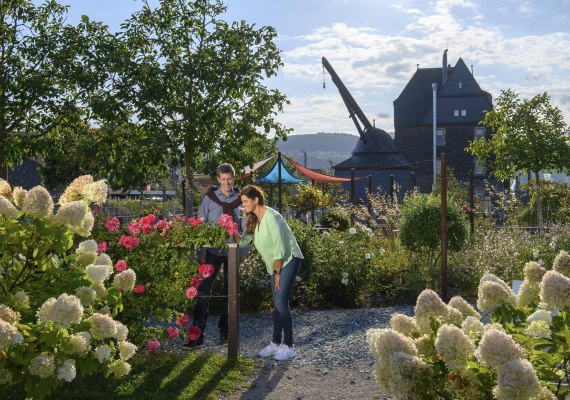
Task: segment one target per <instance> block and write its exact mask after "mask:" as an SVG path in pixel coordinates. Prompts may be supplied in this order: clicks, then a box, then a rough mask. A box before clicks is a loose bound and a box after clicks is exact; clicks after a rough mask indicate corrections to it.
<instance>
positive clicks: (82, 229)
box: [74, 212, 95, 237]
mask: <svg viewBox="0 0 570 400" xmlns="http://www.w3.org/2000/svg"><path fill="white" fill-rule="evenodd" d="M94 225H95V217H94V216H93V214H91V212H87V213H86V214H85V217H84V218H83V221H81V225H80V226H79V227H78V228H76V229H75V230H74V232H75V233H77V234H78V235H79V236H83V237H88V236H90V235H91V230H92V229H93V226H94Z"/></svg>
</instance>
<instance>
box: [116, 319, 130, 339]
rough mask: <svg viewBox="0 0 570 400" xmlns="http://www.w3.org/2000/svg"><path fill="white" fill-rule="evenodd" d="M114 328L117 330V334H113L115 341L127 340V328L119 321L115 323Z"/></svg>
mask: <svg viewBox="0 0 570 400" xmlns="http://www.w3.org/2000/svg"><path fill="white" fill-rule="evenodd" d="M115 328H116V329H117V333H115V339H117V340H127V336H128V335H129V328H127V327H126V326H125V325H123V324H122V323H120V322H119V321H115Z"/></svg>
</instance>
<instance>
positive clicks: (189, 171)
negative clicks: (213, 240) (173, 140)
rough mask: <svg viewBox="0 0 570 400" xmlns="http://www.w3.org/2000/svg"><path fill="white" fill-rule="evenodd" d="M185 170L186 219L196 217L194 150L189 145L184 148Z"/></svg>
mask: <svg viewBox="0 0 570 400" xmlns="http://www.w3.org/2000/svg"><path fill="white" fill-rule="evenodd" d="M184 150H185V153H184V168H185V171H186V218H189V217H193V216H194V201H193V200H194V169H193V168H192V161H193V155H194V151H193V150H194V149H192V147H191V146H190V145H189V144H186V145H185V146H184Z"/></svg>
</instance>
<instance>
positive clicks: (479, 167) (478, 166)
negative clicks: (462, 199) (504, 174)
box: [473, 157, 485, 175]
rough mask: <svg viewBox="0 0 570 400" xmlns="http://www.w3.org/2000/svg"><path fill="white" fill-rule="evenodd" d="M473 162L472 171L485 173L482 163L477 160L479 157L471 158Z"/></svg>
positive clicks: (479, 173) (478, 173)
mask: <svg viewBox="0 0 570 400" xmlns="http://www.w3.org/2000/svg"><path fill="white" fill-rule="evenodd" d="M473 162H474V164H475V165H474V168H473V173H474V174H475V175H485V168H483V165H481V163H480V162H479V158H478V157H475V158H474V159H473Z"/></svg>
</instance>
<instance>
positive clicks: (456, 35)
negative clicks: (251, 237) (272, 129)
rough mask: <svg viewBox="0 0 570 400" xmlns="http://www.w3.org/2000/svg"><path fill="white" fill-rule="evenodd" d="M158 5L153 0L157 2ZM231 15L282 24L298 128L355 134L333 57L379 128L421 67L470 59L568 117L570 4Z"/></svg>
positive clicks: (266, 2)
mask: <svg viewBox="0 0 570 400" xmlns="http://www.w3.org/2000/svg"><path fill="white" fill-rule="evenodd" d="M62 3H63V4H68V5H69V6H70V10H69V21H70V22H75V21H77V20H78V19H79V17H80V15H81V14H87V15H89V17H90V18H91V19H97V20H100V21H103V22H104V23H106V24H108V25H109V26H110V28H111V29H113V30H117V29H118V28H119V25H120V23H121V22H122V21H123V20H125V19H126V18H128V17H129V15H130V14H131V13H132V12H134V11H136V10H137V9H139V8H140V6H141V3H140V1H138V0H62ZM156 3H158V1H154V4H156ZM225 4H226V5H227V7H228V11H227V15H226V18H227V19H228V20H241V19H245V20H246V21H247V22H249V23H255V24H256V25H258V26H263V25H271V26H273V27H275V28H276V30H277V32H278V34H279V37H278V45H279V48H280V49H281V50H282V51H283V61H284V62H285V67H284V68H283V69H282V70H281V71H280V74H279V75H278V77H276V78H272V79H271V80H270V81H269V82H267V84H268V86H270V87H275V88H278V89H280V90H281V91H282V92H284V93H285V94H286V95H287V96H288V97H289V99H290V101H291V103H292V104H291V105H290V106H288V107H287V108H286V110H285V113H284V114H281V115H279V117H278V118H279V120H280V121H281V122H283V123H284V124H285V125H287V126H288V127H290V128H293V129H294V134H303V133H316V132H345V133H351V134H355V135H356V134H357V132H356V128H355V127H354V125H353V124H352V121H351V120H350V119H349V118H348V112H347V110H346V108H345V106H344V104H343V102H342V99H341V97H340V95H339V94H338V91H337V89H336V88H335V87H334V84H333V83H332V81H331V80H330V77H329V76H328V74H327V75H326V77H325V79H326V86H327V87H326V89H325V90H323V88H322V80H323V73H322V67H321V61H320V60H321V57H322V56H325V57H327V59H328V60H329V62H330V63H331V65H332V66H333V67H334V69H335V70H336V72H337V73H338V75H339V76H340V78H341V79H342V80H343V82H344V83H345V85H346V86H347V87H348V89H349V90H350V92H351V93H352V95H353V97H354V98H355V99H356V101H357V102H358V104H359V105H360V107H361V108H362V110H363V111H364V113H365V114H366V115H367V117H368V118H369V119H370V120H371V122H372V119H375V120H376V126H378V127H380V128H382V129H385V130H386V131H388V132H392V131H393V130H394V121H393V104H392V102H393V100H394V99H396V98H397V97H398V95H399V94H400V92H401V91H402V90H403V88H404V86H405V85H406V83H407V82H408V81H409V79H410V78H411V76H412V75H413V73H414V71H415V69H416V65H417V64H419V65H420V68H422V67H423V68H429V67H440V66H441V57H442V54H443V51H444V49H446V48H447V49H449V50H448V63H450V64H452V65H455V63H456V62H457V60H458V59H459V57H462V58H463V60H464V61H465V63H466V64H467V65H468V66H471V65H473V70H474V75H475V77H476V79H477V81H478V82H479V85H480V86H481V87H482V88H483V89H484V90H487V91H489V92H490V93H491V94H492V95H493V98H495V97H497V96H498V95H499V94H500V91H501V90H503V89H508V88H512V89H513V90H515V91H516V92H518V93H520V94H521V96H523V97H532V96H534V95H536V94H538V93H541V92H543V91H548V93H549V94H550V96H551V98H552V103H553V104H555V105H557V106H559V107H560V108H561V109H562V110H563V112H564V115H565V118H566V122H567V123H570V51H569V50H570V0H542V1H540V2H539V1H515V0H494V1H482V0H481V1H470V0H436V1H428V2H426V1H419V0H404V1H395V0H394V1H384V0H304V1H301V0H287V1H283V0H226V2H225Z"/></svg>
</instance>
